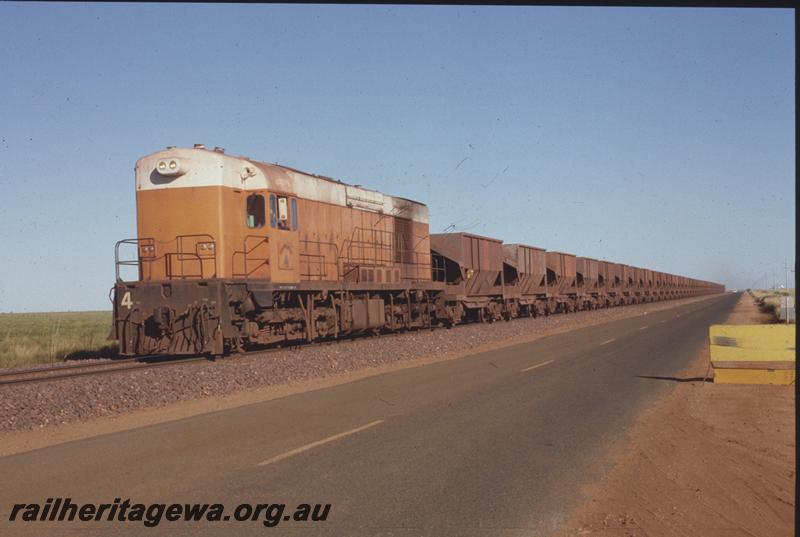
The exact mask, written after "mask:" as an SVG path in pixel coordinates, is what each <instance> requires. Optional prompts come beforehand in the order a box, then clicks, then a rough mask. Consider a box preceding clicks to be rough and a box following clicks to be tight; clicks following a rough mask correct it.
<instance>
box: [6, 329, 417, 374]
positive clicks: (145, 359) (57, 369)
mask: <svg viewBox="0 0 800 537" xmlns="http://www.w3.org/2000/svg"><path fill="white" fill-rule="evenodd" d="M420 330H426V329H425V328H423V329H420ZM402 333H403V332H398V333H391V334H380V335H379V336H372V337H381V338H390V337H396V336H399V335H401V334H402ZM363 337H367V336H354V337H350V338H346V339H339V340H325V341H315V342H310V343H300V344H292V345H286V346H282V347H271V348H264V349H254V350H250V351H246V352H242V353H238V354H233V355H229V356H226V357H225V358H222V359H223V360H230V359H235V358H243V357H246V356H253V355H258V354H268V353H272V352H279V351H285V350H291V349H297V348H303V347H308V346H325V345H334V344H339V343H345V342H348V341H355V340H358V339H362V338H363ZM208 361H209V358H208V357H206V356H188V357H183V356H181V357H170V356H140V357H135V358H118V359H112V360H109V361H105V362H100V363H97V362H93V363H89V364H70V365H54V366H51V367H37V368H30V369H20V370H12V371H2V372H0V386H5V385H13V384H33V383H37V382H50V381H58V380H64V379H70V378H76V377H88V376H93V375H105V374H110V373H120V372H124V371H134V370H140V369H150V368H156V367H164V366H169V365H177V364H185V363H193V362H208Z"/></svg>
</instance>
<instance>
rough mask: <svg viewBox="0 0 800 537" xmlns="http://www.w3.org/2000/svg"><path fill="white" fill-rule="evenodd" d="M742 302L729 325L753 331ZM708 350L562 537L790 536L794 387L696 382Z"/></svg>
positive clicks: (619, 455)
mask: <svg viewBox="0 0 800 537" xmlns="http://www.w3.org/2000/svg"><path fill="white" fill-rule="evenodd" d="M760 315H762V314H760V313H759V312H758V310H757V308H756V307H755V305H753V304H752V299H751V298H750V297H749V296H747V295H743V296H742V298H741V299H740V301H739V303H738V304H737V306H736V307H735V308H734V310H733V312H732V313H731V315H730V317H729V318H728V322H729V323H732V324H738V323H748V322H759V320H761V317H760ZM707 374H708V346H706V347H705V349H704V350H703V352H702V353H701V354H700V355H699V356H698V357H697V358H696V359H695V361H694V362H693V363H692V364H691V366H689V367H688V368H687V369H686V371H684V372H683V374H682V375H680V376H678V377H676V379H675V380H674V381H669V380H665V381H661V382H674V384H675V387H674V389H673V390H672V391H671V392H670V393H669V394H668V395H666V396H664V397H663V398H661V399H659V400H658V401H657V402H656V403H655V404H653V405H652V406H651V407H650V408H648V409H646V410H645V411H644V412H642V414H641V415H640V417H639V418H638V420H637V422H636V424H635V426H634V427H633V428H632V429H631V432H630V435H629V438H628V439H627V443H626V445H625V446H624V447H620V448H617V450H616V456H615V457H614V459H615V466H614V467H613V469H612V470H611V471H610V472H609V473H608V475H607V476H606V477H605V478H604V479H603V481H601V482H599V483H593V484H589V485H586V486H585V487H584V493H585V494H586V496H587V500H586V502H585V503H584V504H583V505H582V506H581V507H580V508H578V509H577V510H576V511H575V512H574V513H573V514H572V515H571V516H570V518H569V520H568V523H567V524H566V525H565V529H564V532H563V534H564V535H601V536H605V535H607V536H612V535H613V536H619V535H626V536H630V537H635V536H640V535H641V536H644V535H647V536H649V537H658V536H667V535H686V536H691V535H697V536H703V537H715V536H720V537H721V536H723V535H724V536H731V535H771V536H783V535H786V536H789V535H792V534H793V530H794V505H795V498H794V481H795V464H796V461H795V432H794V431H795V415H794V407H795V404H794V386H770V385H753V386H743V385H720V384H713V383H708V382H704V381H703V378H704V377H705V376H706V375H707Z"/></svg>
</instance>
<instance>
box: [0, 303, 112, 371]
mask: <svg viewBox="0 0 800 537" xmlns="http://www.w3.org/2000/svg"><path fill="white" fill-rule="evenodd" d="M110 330H111V312H110V311H76V312H54V313H0V367H17V366H21V365H27V364H42V363H52V362H60V361H63V360H64V359H65V358H77V357H89V356H93V357H100V356H106V357H108V356H112V355H114V354H115V353H116V351H117V344H116V342H115V341H109V340H107V339H106V337H108V333H109V331H110Z"/></svg>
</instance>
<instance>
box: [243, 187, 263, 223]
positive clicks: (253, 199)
mask: <svg viewBox="0 0 800 537" xmlns="http://www.w3.org/2000/svg"><path fill="white" fill-rule="evenodd" d="M265 222H266V210H265V206H264V196H262V195H261V194H250V195H249V196H247V227H249V228H259V227H264V223H265Z"/></svg>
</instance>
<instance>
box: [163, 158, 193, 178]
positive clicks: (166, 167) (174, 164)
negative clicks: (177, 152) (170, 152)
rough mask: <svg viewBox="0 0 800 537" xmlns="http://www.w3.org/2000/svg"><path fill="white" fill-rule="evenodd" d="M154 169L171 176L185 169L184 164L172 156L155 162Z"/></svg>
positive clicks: (181, 173) (183, 171) (184, 171)
mask: <svg viewBox="0 0 800 537" xmlns="http://www.w3.org/2000/svg"><path fill="white" fill-rule="evenodd" d="M156 171H157V172H158V173H160V174H161V175H166V176H170V177H173V176H177V175H183V174H184V173H186V171H187V170H186V165H185V164H184V163H183V162H181V160H180V159H177V158H173V159H165V160H159V161H158V163H156Z"/></svg>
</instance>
